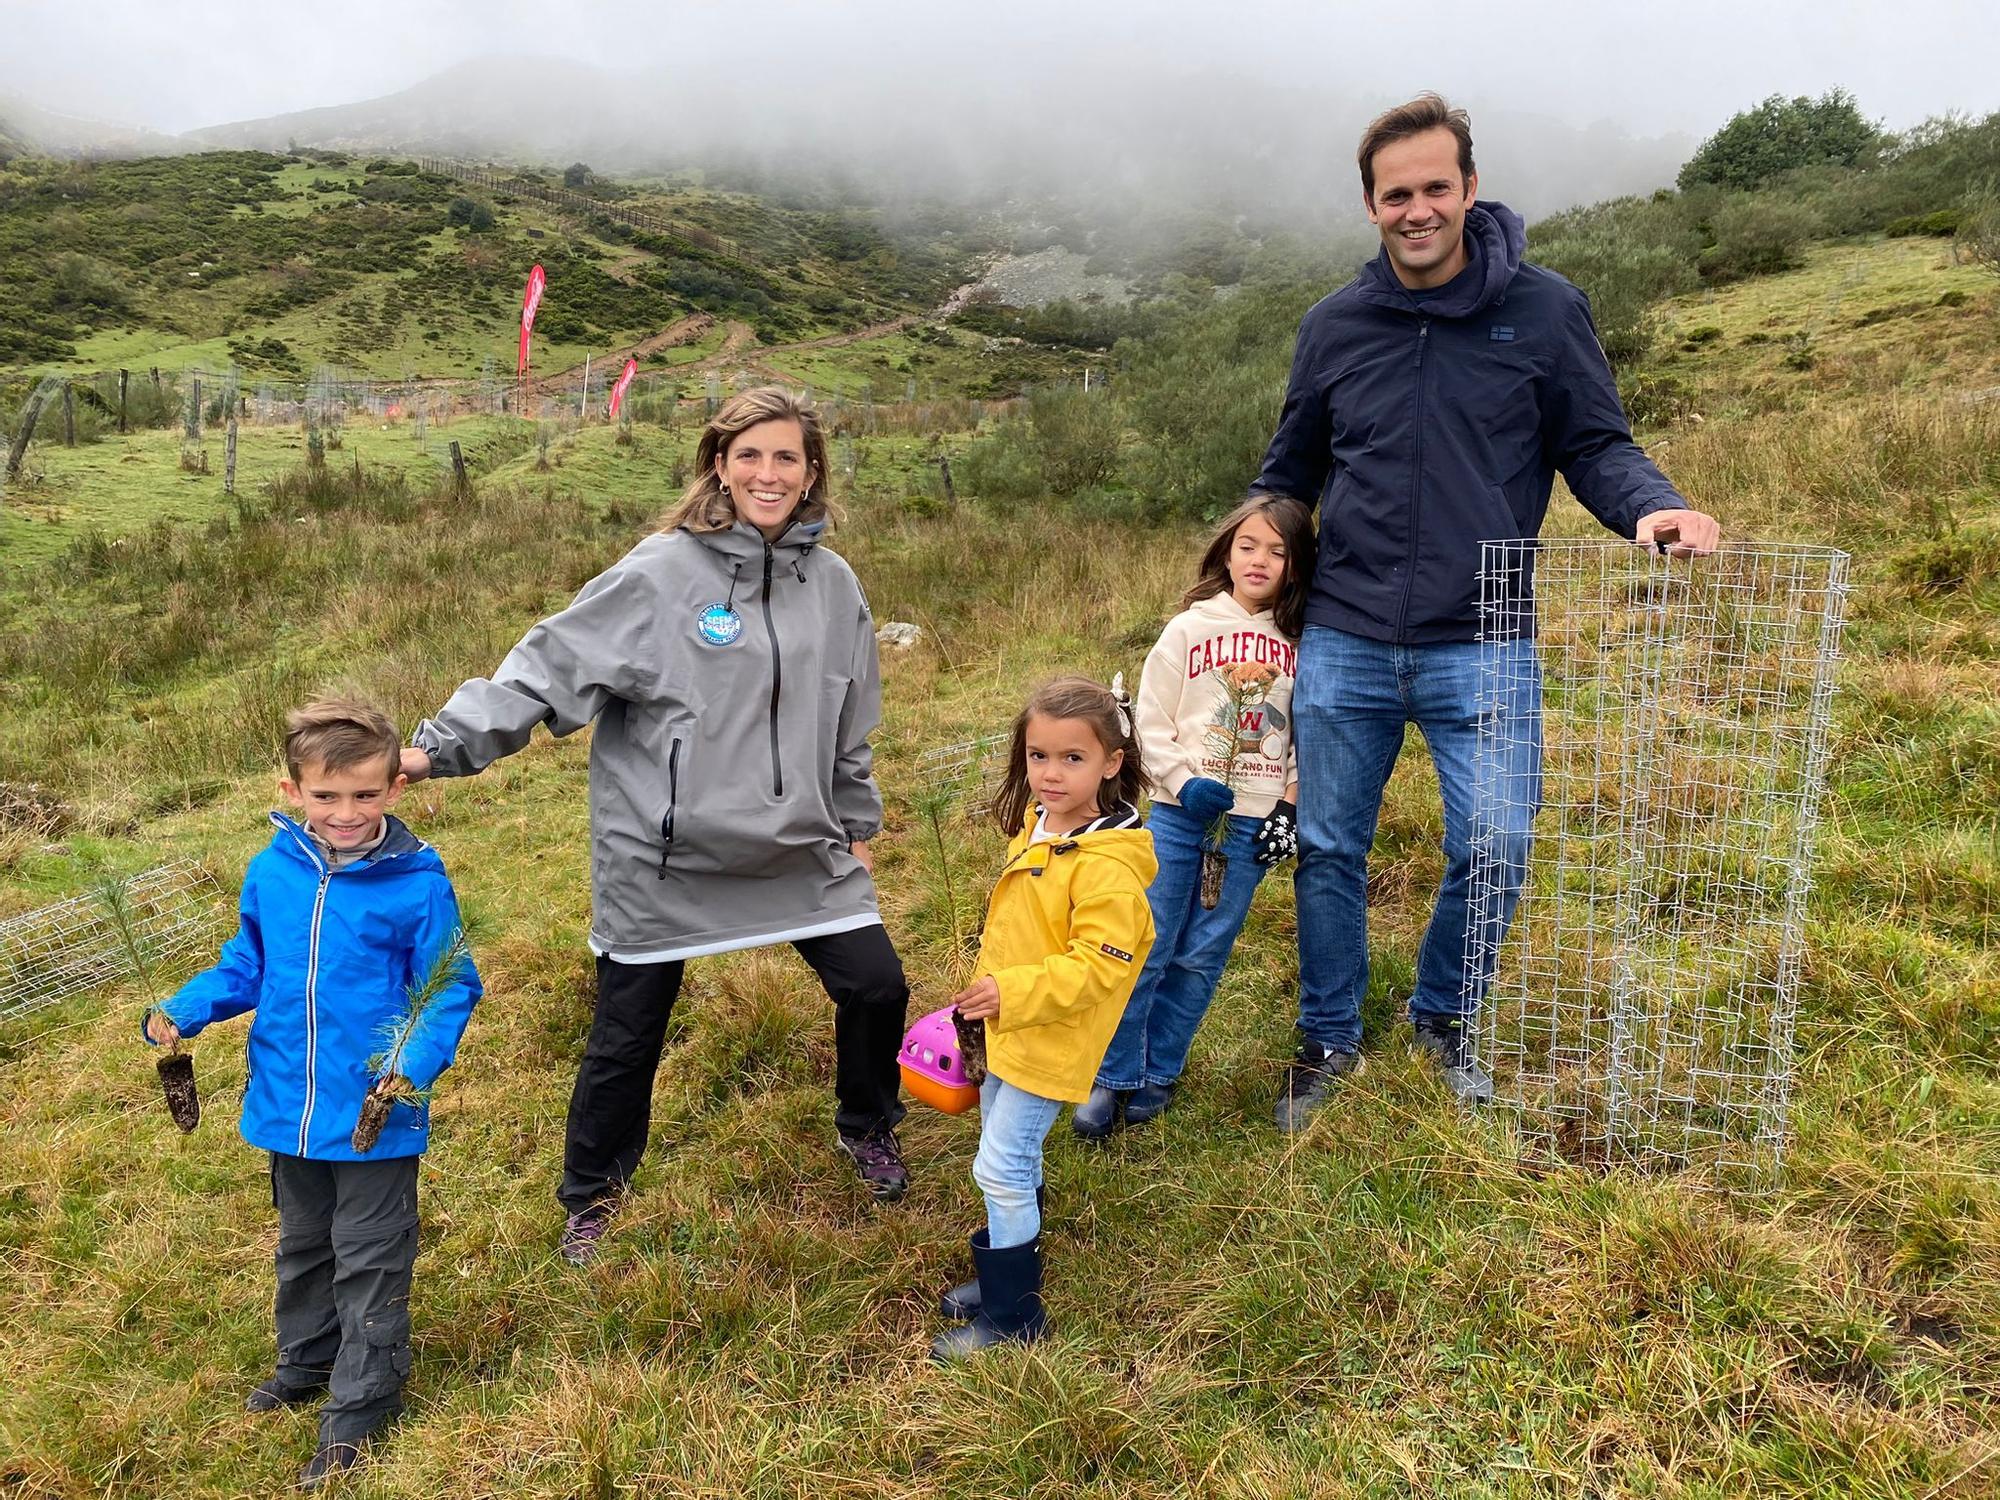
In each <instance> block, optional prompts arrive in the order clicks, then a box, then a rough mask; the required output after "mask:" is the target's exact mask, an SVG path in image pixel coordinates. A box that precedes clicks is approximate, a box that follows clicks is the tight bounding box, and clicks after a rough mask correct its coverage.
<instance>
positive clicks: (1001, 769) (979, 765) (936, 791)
mask: <svg viewBox="0 0 2000 1500" xmlns="http://www.w3.org/2000/svg"><path fill="white" fill-rule="evenodd" d="M1011 739H1012V736H1011V735H1007V734H983V735H980V736H979V737H978V738H977V739H970V740H961V741H959V742H958V743H957V744H952V745H940V746H938V747H937V748H936V749H935V750H926V751H925V752H924V753H923V754H922V755H920V756H918V757H917V783H918V785H920V786H922V787H923V788H924V789H925V791H926V792H927V793H930V794H933V795H939V796H943V797H945V798H947V799H948V800H951V801H955V802H957V803H959V804H960V805H961V806H962V807H963V808H964V810H965V812H966V813H968V814H969V815H971V816H973V817H983V816H984V815H985V814H987V813H989V812H991V811H992V810H993V801H994V799H995V798H996V797H998V796H999V795H1000V783H1001V782H1002V781H1003V780H1004V779H1005V777H1006V774H1007V747H1008V745H1009V743H1010V742H1011Z"/></svg>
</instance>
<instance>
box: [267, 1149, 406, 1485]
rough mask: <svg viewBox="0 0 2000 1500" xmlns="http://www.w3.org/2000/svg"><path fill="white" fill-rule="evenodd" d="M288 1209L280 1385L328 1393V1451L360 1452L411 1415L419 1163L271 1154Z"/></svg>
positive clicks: (283, 1209) (280, 1299) (281, 1263)
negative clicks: (340, 1447) (352, 1448)
mask: <svg viewBox="0 0 2000 1500" xmlns="http://www.w3.org/2000/svg"><path fill="white" fill-rule="evenodd" d="M271 1201H272V1202H273V1203H275V1204H276V1205H277V1208H278V1254H277V1271H278V1295H277V1307H276V1312H277V1322H278V1379H279V1380H280V1381H282V1382H283V1383H284V1384H286V1385H290V1386H297V1387H301V1388H305V1387H312V1386H318V1385H322V1384H324V1385H326V1386H327V1387H328V1395H327V1402H326V1405H325V1406H324V1407H323V1408H322V1409H321V1411H320V1420H319V1440H320V1446H321V1447H324V1446H326V1445H327V1444H328V1443H358V1442H360V1441H361V1440H362V1439H364V1438H367V1437H369V1436H371V1435H372V1434H374V1433H375V1432H377V1431H379V1430H380V1429H381V1428H383V1427H384V1426H386V1425H388V1423H389V1422H391V1421H393V1420H394V1419H395V1418H396V1417H397V1416H398V1415H399V1414H400V1413H401V1412H402V1409H403V1381H404V1379H405V1378H406V1377H407V1376H408V1375H409V1373H410V1273H411V1270H412V1269H413V1268H414V1267H415V1265H416V1260H417V1158H416V1157H414V1156H399V1157H392V1158H390V1159H389V1160H387V1161H311V1160H308V1159H307V1158H305V1157H303V1156H284V1155H281V1154H279V1153H277V1152H273V1153H272V1154H271Z"/></svg>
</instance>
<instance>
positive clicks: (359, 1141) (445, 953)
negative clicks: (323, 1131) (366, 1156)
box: [353, 928, 472, 1153]
mask: <svg viewBox="0 0 2000 1500" xmlns="http://www.w3.org/2000/svg"><path fill="white" fill-rule="evenodd" d="M471 953H472V949H471V945H470V944H469V943H468V942H467V941H466V938H465V929H464V928H460V929H459V930H458V931H457V932H455V933H453V934H452V937H451V941H450V942H448V943H446V944H445V945H444V947H443V948H442V949H440V950H439V952H438V956H437V957H436V959H434V960H433V961H432V963H431V967H430V971H429V972H428V973H427V974H425V975H424V977H423V978H422V979H421V980H420V981H418V982H417V983H416V984H414V985H411V986H410V987H409V988H408V989H407V990H405V991H404V994H405V995H406V996H407V997H408V999H409V1005H408V1007H407V1008H406V1009H405V1010H404V1011H403V1013H402V1014H401V1015H399V1016H396V1017H394V1018H393V1019H391V1020H389V1021H387V1022H385V1023H383V1025H382V1027H381V1028H380V1030H379V1031H378V1032H377V1033H376V1034H377V1035H378V1036H379V1037H380V1038H381V1040H382V1050H381V1051H380V1052H378V1053H376V1054H375V1055H374V1056H373V1057H371V1058H369V1059H368V1071H369V1072H370V1073H371V1074H372V1075H373V1076H374V1079H375V1082H374V1083H373V1084H372V1085H370V1087H369V1089H368V1094H367V1097H366V1098H364V1099H363V1100H362V1101H361V1117H360V1118H359V1119H358V1120H356V1121H355V1122H354V1138H353V1145H354V1149H355V1150H356V1151H357V1152H362V1153H366V1152H369V1151H373V1150H374V1149H375V1143H376V1142H377V1141H379V1140H381V1139H382V1127H383V1126H384V1125H386V1124H388V1123H389V1111H390V1110H392V1109H394V1108H395V1107H396V1106H397V1105H398V1104H422V1103H423V1102H424V1101H425V1100H427V1099H428V1098H429V1097H430V1091H429V1090H428V1089H419V1088H416V1087H414V1086H413V1085H412V1084H411V1083H410V1080H409V1079H407V1078H405V1077H404V1076H403V1056H404V1054H405V1053H406V1052H407V1051H408V1050H409V1046H410V1042H411V1040H412V1039H413V1038H414V1037H415V1036H416V1034H417V1028H418V1027H419V1026H420V1025H422V1024H423V1019H424V1017H425V1015H426V1014H428V1013H429V1011H430V1008H431V1007H432V1006H433V1005H435V1004H436V1003H437V1001H438V999H439V997H440V996H442V995H443V994H444V992H445V991H446V990H448V989H450V988H451V987H452V985H453V984H454V983H456V982H457V980H458V977H459V970H460V969H461V968H462V967H464V964H465V961H466V960H467V959H468V958H469V957H471Z"/></svg>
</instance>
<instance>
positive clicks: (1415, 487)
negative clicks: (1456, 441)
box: [1396, 318, 1431, 641]
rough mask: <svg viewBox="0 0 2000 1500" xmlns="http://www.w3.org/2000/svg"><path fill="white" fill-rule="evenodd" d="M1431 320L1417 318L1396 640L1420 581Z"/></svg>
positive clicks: (1407, 625) (1406, 626) (1407, 619)
mask: <svg viewBox="0 0 2000 1500" xmlns="http://www.w3.org/2000/svg"><path fill="white" fill-rule="evenodd" d="M1430 336H1431V320H1430V319H1429V318H1420V319H1418V320H1417V409H1416V429H1417V437H1416V449H1415V452H1414V454H1413V455H1412V461H1411V464H1410V515H1409V521H1408V525H1409V528H1410V556H1409V562H1408V564H1407V566H1406V567H1405V569H1404V573H1403V607H1402V609H1401V610H1400V611H1399V612H1398V613H1397V616H1396V639H1397V640H1398V641H1401V640H1402V639H1403V636H1404V633H1405V632H1407V631H1408V630H1409V628H1410V593H1411V591H1412V590H1413V589H1414V588H1415V587H1416V583H1417V516H1418V511H1419V509H1420V508H1421V506H1422V504H1423V494H1424V348H1425V346H1426V345H1427V344H1429V342H1430Z"/></svg>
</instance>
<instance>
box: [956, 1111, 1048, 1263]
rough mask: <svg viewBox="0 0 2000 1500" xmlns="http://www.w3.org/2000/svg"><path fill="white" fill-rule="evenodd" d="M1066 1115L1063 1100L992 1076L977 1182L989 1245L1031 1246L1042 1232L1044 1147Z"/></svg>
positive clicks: (974, 1177)
mask: <svg viewBox="0 0 2000 1500" xmlns="http://www.w3.org/2000/svg"><path fill="white" fill-rule="evenodd" d="M1061 1113H1062V1101H1061V1100H1060V1099H1044V1098H1043V1097H1042V1096H1041V1095H1040V1094H1031V1093H1029V1092H1028V1091H1027V1090H1026V1089H1017V1088H1015V1087H1014V1085H1013V1084H1011V1083H1005V1082H1003V1081H1001V1080H1000V1079H998V1078H996V1077H994V1076H993V1075H992V1074H991V1073H988V1074H987V1075H986V1082H984V1083H982V1084H981V1085H980V1086H979V1154H978V1155H976V1156H974V1157H973V1158H972V1180H973V1181H974V1182H976V1183H978V1184H979V1191H980V1192H982V1193H984V1194H985V1195H986V1243H987V1244H989V1245H991V1246H992V1247H993V1248H994V1249H995V1250H1005V1249H1006V1248H1007V1247H1008V1246H1010V1245H1025V1244H1027V1243H1028V1242H1029V1241H1030V1240H1032V1239H1033V1238H1034V1237H1035V1236H1036V1235H1038V1234H1040V1233H1041V1232H1042V1211H1041V1208H1040V1207H1039V1206H1038V1205H1037V1204H1036V1202H1035V1189H1036V1188H1038V1187H1040V1186H1041V1185H1042V1142H1043V1141H1045V1140H1047V1139H1048V1136H1049V1128H1050V1127H1051V1126H1052V1125H1054V1124H1055V1122H1056V1116H1057V1115H1059V1114H1061Z"/></svg>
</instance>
